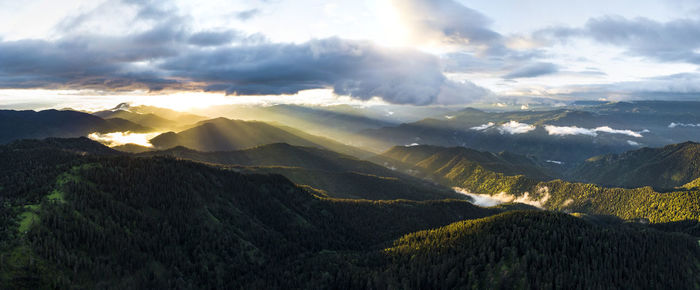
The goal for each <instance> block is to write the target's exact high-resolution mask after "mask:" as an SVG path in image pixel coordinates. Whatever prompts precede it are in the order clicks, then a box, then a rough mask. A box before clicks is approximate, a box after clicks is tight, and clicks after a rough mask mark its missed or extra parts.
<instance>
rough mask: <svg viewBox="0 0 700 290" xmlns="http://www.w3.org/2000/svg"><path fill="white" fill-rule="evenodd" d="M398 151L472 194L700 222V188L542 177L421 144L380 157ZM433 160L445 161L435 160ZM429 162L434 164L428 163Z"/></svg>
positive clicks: (424, 172) (418, 169)
mask: <svg viewBox="0 0 700 290" xmlns="http://www.w3.org/2000/svg"><path fill="white" fill-rule="evenodd" d="M397 150H399V151H401V152H403V153H404V154H403V155H398V156H414V157H415V158H413V157H411V158H403V159H398V160H396V161H395V162H403V163H409V164H412V165H413V167H412V168H411V169H409V170H408V171H406V172H411V173H414V174H416V175H420V176H425V177H427V178H430V179H432V180H435V181H437V182H438V183H441V184H443V185H446V186H452V187H459V188H462V189H465V190H467V191H469V192H472V193H480V194H489V195H501V196H502V195H509V196H512V199H516V198H520V199H521V200H526V201H531V202H533V203H536V204H539V205H540V206H542V207H544V208H547V209H556V210H565V211H569V212H585V213H591V214H602V215H615V216H617V217H620V218H623V219H633V218H644V219H648V220H650V221H652V222H657V223H658V222H672V221H682V220H693V221H699V220H700V191H699V190H697V189H692V190H691V189H679V190H676V191H673V192H664V193H659V192H656V191H654V190H653V189H652V188H651V187H640V188H634V189H624V188H608V187H602V186H598V185H594V184H586V183H576V182H567V181H562V180H551V181H539V180H537V179H533V178H529V177H527V176H525V175H522V174H518V175H512V174H513V173H512V172H510V173H509V174H504V173H501V172H498V171H497V170H498V168H496V167H493V166H490V165H489V164H488V163H483V165H482V163H480V162H478V161H477V159H467V160H465V161H460V162H458V163H455V162H454V159H450V158H443V157H436V156H434V154H433V155H431V154H429V153H428V154H426V151H425V150H424V147H421V146H413V147H398V148H395V149H393V150H390V151H388V152H387V153H385V154H382V155H381V156H380V157H381V158H383V160H391V159H392V156H397V155H396V154H395V153H396V152H397ZM414 152H415V153H414ZM454 156H455V157H456V158H460V159H459V160H461V158H463V156H462V155H459V154H456V155H454ZM434 160H443V162H442V163H438V164H434V162H433V161H434ZM428 163H430V164H432V166H427V167H426V166H423V165H425V164H428Z"/></svg>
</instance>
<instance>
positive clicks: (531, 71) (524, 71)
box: [503, 62, 559, 79]
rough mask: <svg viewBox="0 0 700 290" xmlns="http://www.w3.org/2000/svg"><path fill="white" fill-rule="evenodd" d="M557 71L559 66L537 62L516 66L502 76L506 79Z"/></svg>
mask: <svg viewBox="0 0 700 290" xmlns="http://www.w3.org/2000/svg"><path fill="white" fill-rule="evenodd" d="M558 71H559V66H558V65H556V64H553V63H549V62H537V63H532V64H528V65H525V66H523V67H520V68H517V69H515V70H513V71H511V72H510V73H508V74H506V75H505V76H503V78H506V79H517V78H533V77H538V76H543V75H548V74H553V73H556V72H558Z"/></svg>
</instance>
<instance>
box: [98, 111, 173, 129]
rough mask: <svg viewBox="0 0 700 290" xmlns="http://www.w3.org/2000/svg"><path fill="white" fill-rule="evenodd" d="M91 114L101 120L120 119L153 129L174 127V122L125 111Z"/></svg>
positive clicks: (151, 115)
mask: <svg viewBox="0 0 700 290" xmlns="http://www.w3.org/2000/svg"><path fill="white" fill-rule="evenodd" d="M92 114H93V115H95V116H98V117H100V118H103V119H112V118H120V119H124V120H129V121H131V122H134V123H137V124H141V125H144V126H148V127H151V128H154V129H165V128H172V127H174V125H175V121H172V120H168V119H164V118H161V117H159V116H157V115H154V114H139V113H134V112H129V111H125V110H114V111H112V110H109V111H99V112H95V113H92Z"/></svg>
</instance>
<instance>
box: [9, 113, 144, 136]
mask: <svg viewBox="0 0 700 290" xmlns="http://www.w3.org/2000/svg"><path fill="white" fill-rule="evenodd" d="M151 130H152V129H151V128H148V127H144V126H142V125H139V124H136V123H133V122H131V121H128V120H124V119H120V118H114V119H109V120H105V119H102V118H100V117H97V116H93V115H91V114H87V113H82V112H76V111H57V110H45V111H38V112H36V111H13V110H0V144H4V143H8V142H11V141H13V140H19V139H30V138H34V139H36V138H47V137H80V136H87V135H88V134H90V133H94V132H98V133H110V132H126V131H131V132H148V131H151Z"/></svg>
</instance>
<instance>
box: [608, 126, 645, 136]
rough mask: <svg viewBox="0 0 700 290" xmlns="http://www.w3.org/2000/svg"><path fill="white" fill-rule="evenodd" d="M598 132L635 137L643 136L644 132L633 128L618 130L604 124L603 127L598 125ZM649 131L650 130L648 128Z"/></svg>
mask: <svg viewBox="0 0 700 290" xmlns="http://www.w3.org/2000/svg"><path fill="white" fill-rule="evenodd" d="M595 131H596V132H605V133H610V134H623V135H629V136H632V137H635V138H642V137H644V136H642V134H641V133H640V132H635V131H632V130H616V129H613V128H610V127H608V126H603V127H598V128H595ZM647 131H648V130H647Z"/></svg>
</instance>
